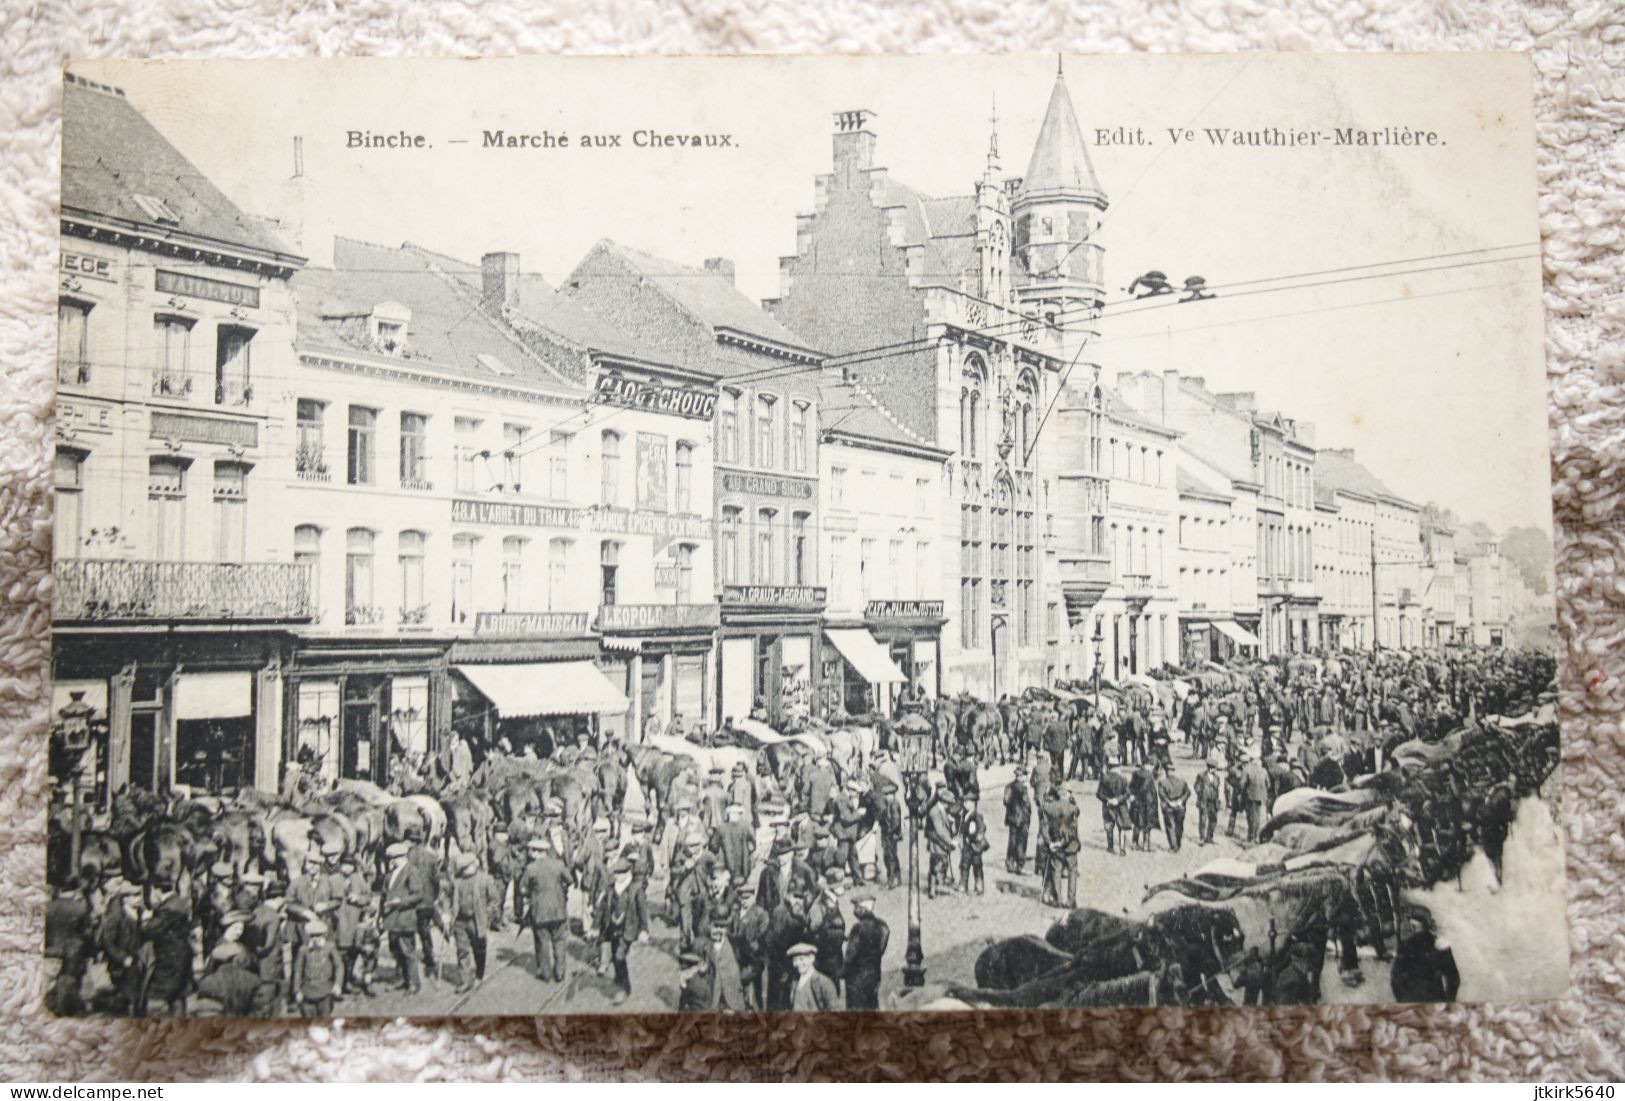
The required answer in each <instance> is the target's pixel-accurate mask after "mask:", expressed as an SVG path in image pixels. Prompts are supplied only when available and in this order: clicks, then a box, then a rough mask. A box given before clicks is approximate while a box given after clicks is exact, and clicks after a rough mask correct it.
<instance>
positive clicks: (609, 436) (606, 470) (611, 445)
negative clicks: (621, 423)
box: [599, 428, 621, 506]
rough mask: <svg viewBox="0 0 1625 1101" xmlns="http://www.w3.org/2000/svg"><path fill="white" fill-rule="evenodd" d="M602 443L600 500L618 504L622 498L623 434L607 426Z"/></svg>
mask: <svg viewBox="0 0 1625 1101" xmlns="http://www.w3.org/2000/svg"><path fill="white" fill-rule="evenodd" d="M600 443H601V445H602V446H601V451H600V454H601V456H602V459H601V461H602V477H601V479H600V496H599V500H600V501H602V502H603V503H604V504H606V505H611V506H614V505H618V504H620V500H621V434H620V433H619V432H614V431H611V430H610V429H607V428H606V429H604V433H603V435H602V436H601V437H600Z"/></svg>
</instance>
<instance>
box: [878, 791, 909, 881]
mask: <svg viewBox="0 0 1625 1101" xmlns="http://www.w3.org/2000/svg"><path fill="white" fill-rule="evenodd" d="M873 802H874V805H875V823H876V825H878V826H879V828H880V856H881V862H882V864H884V866H885V869H886V887H887V889H888V890H890V889H892V888H894V887H898V886H900V885H901V884H902V882H903V864H902V861H901V860H899V859H898V856H897V847H898V845H899V844H901V842H902V840H903V803H902V800H900V799H899V798H898V797H897V784H896V783H895V782H894V781H893V780H892V779H891V777H889V776H883V777H881V779H880V782H879V784H878V786H877V787H876V788H875V789H874V795H873Z"/></svg>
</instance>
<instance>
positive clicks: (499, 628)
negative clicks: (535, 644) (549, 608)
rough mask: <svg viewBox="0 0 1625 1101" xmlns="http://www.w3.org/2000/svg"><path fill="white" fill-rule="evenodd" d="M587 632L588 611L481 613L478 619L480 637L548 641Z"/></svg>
mask: <svg viewBox="0 0 1625 1101" xmlns="http://www.w3.org/2000/svg"><path fill="white" fill-rule="evenodd" d="M586 631H587V613H586V612H481V613H479V614H478V615H476V616H475V617H474V633H475V634H476V635H522V636H524V637H526V638H546V637H550V636H554V635H580V634H585V633H586Z"/></svg>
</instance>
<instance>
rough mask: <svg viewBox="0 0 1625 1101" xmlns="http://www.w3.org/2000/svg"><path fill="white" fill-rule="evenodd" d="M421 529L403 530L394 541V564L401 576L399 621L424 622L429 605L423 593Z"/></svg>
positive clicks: (423, 539) (408, 622)
mask: <svg viewBox="0 0 1625 1101" xmlns="http://www.w3.org/2000/svg"><path fill="white" fill-rule="evenodd" d="M424 543H425V537H424V534H423V533H422V532H421V531H403V532H401V534H400V535H399V536H398V537H397V539H396V541H395V564H396V567H397V569H398V572H399V573H400V576H401V609H400V611H401V622H402V623H406V624H415V623H424V622H427V620H428V617H429V616H428V613H429V605H428V602H427V600H426V599H425V598H424V595H423V547H424Z"/></svg>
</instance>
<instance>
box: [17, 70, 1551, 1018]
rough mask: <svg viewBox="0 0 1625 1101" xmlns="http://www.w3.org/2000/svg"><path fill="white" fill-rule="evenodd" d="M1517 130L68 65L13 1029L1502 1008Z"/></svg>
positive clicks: (1035, 81) (1011, 101) (1279, 99)
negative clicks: (40, 805) (37, 699)
mask: <svg viewBox="0 0 1625 1101" xmlns="http://www.w3.org/2000/svg"><path fill="white" fill-rule="evenodd" d="M1531 81H1532V76H1531V70H1530V62H1529V59H1528V58H1527V57H1525V56H1520V55H1515V54H1457V55H1443V54H1437V55H1427V54H1411V55H1354V54H1349V55H1315V54H1296V55H1289V54H1281V55H1207V56H1182V57H1181V56H1153V55H1142V56H1127V55H1121V56H1110V57H1092V56H1073V55H1067V56H1057V55H1055V54H1048V55H1042V54H1021V55H1007V56H997V57H993V56H973V55H962V56H939V57H862V58H860V57H840V58H837V57H826V58H819V57H774V58H768V57H711V58H696V57H689V58H682V57H667V58H653V57H650V58H636V59H633V58H613V57H598V58H532V59H507V60H481V61H451V60H447V61H427V60H417V61H413V60H369V61H363V60H349V61H344V60H303V61H162V62H137V61H128V62H118V61H86V62H77V63H73V64H71V65H69V67H68V68H67V70H66V71H65V73H64V76H63V82H64V83H63V88H62V111H63V123H62V140H61V173H62V176H61V184H62V190H61V210H60V225H61V237H60V256H59V260H58V271H57V272H56V276H57V288H58V289H57V307H56V308H57V318H56V326H57V328H56V332H57V356H56V366H57V376H56V387H57V401H56V422H55V428H54V441H53V442H54V460H53V462H54V465H53V467H52V472H53V485H54V501H55V513H54V520H53V521H52V528H51V533H50V543H51V546H52V548H53V550H54V560H53V563H52V567H51V579H50V584H51V590H50V611H51V617H50V618H51V622H50V630H51V636H52V653H51V676H52V683H51V689H50V694H51V699H50V714H49V736H48V753H49V770H48V771H49V784H50V802H49V809H48V818H47V831H48V833H47V847H46V849H47V851H46V858H47V869H46V871H47V881H48V884H49V900H48V902H47V904H46V908H45V937H44V947H43V950H44V953H45V957H46V967H45V977H44V983H43V989H42V991H41V995H40V996H41V997H42V998H43V999H44V1003H45V1005H46V1006H47V1007H48V1008H49V1010H50V1011H51V1012H52V1013H54V1014H57V1015H59V1016H64V1017H75V1016H98V1017H100V1016H107V1017H164V1018H194V1017H233V1018H241V1017H255V1018H269V1017H280V1018H295V1017H307V1018H334V1017H340V1018H343V1017H391V1018H393V1017H447V1016H469V1017H491V1016H537V1015H553V1014H605V1013H645V1014H646V1013H702V1014H748V1013H779V1012H810V1013H822V1012H860V1011H883V1010H922V1009H928V1010H940V1011H944V1012H953V1011H966V1010H976V1009H988V1008H1008V1007H1016V1008H1027V1009H1039V1008H1079V1007H1149V1006H1192V1007H1226V1006H1229V1007H1247V1006H1268V1005H1286V1004H1290V1005H1306V1004H1327V1005H1336V1004H1380V1003H1394V1002H1404V1003H1428V1002H1456V1001H1461V1002H1522V1001H1544V1000H1549V999H1554V998H1561V997H1563V996H1564V995H1565V994H1566V993H1567V991H1568V989H1569V981H1570V976H1569V939H1568V924H1567V918H1566V912H1565V895H1564V889H1565V883H1564V873H1565V859H1564V847H1563V806H1562V798H1561V772H1560V766H1559V761H1560V755H1561V745H1560V738H1559V726H1558V708H1557V702H1556V687H1555V686H1556V680H1557V674H1558V656H1559V651H1560V643H1559V638H1558V633H1557V615H1556V603H1555V593H1554V581H1553V524H1552V482H1551V465H1550V464H1551V454H1550V450H1549V445H1548V428H1547V416H1546V408H1547V406H1546V374H1545V353H1544V350H1543V339H1544V331H1543V317H1542V301H1541V244H1540V226H1539V213H1540V212H1539V209H1538V207H1537V202H1536V176H1535V124H1534V116H1533V107H1532V103H1533V100H1532V91H1531V87H1532V85H1531ZM42 740H43V739H42Z"/></svg>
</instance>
